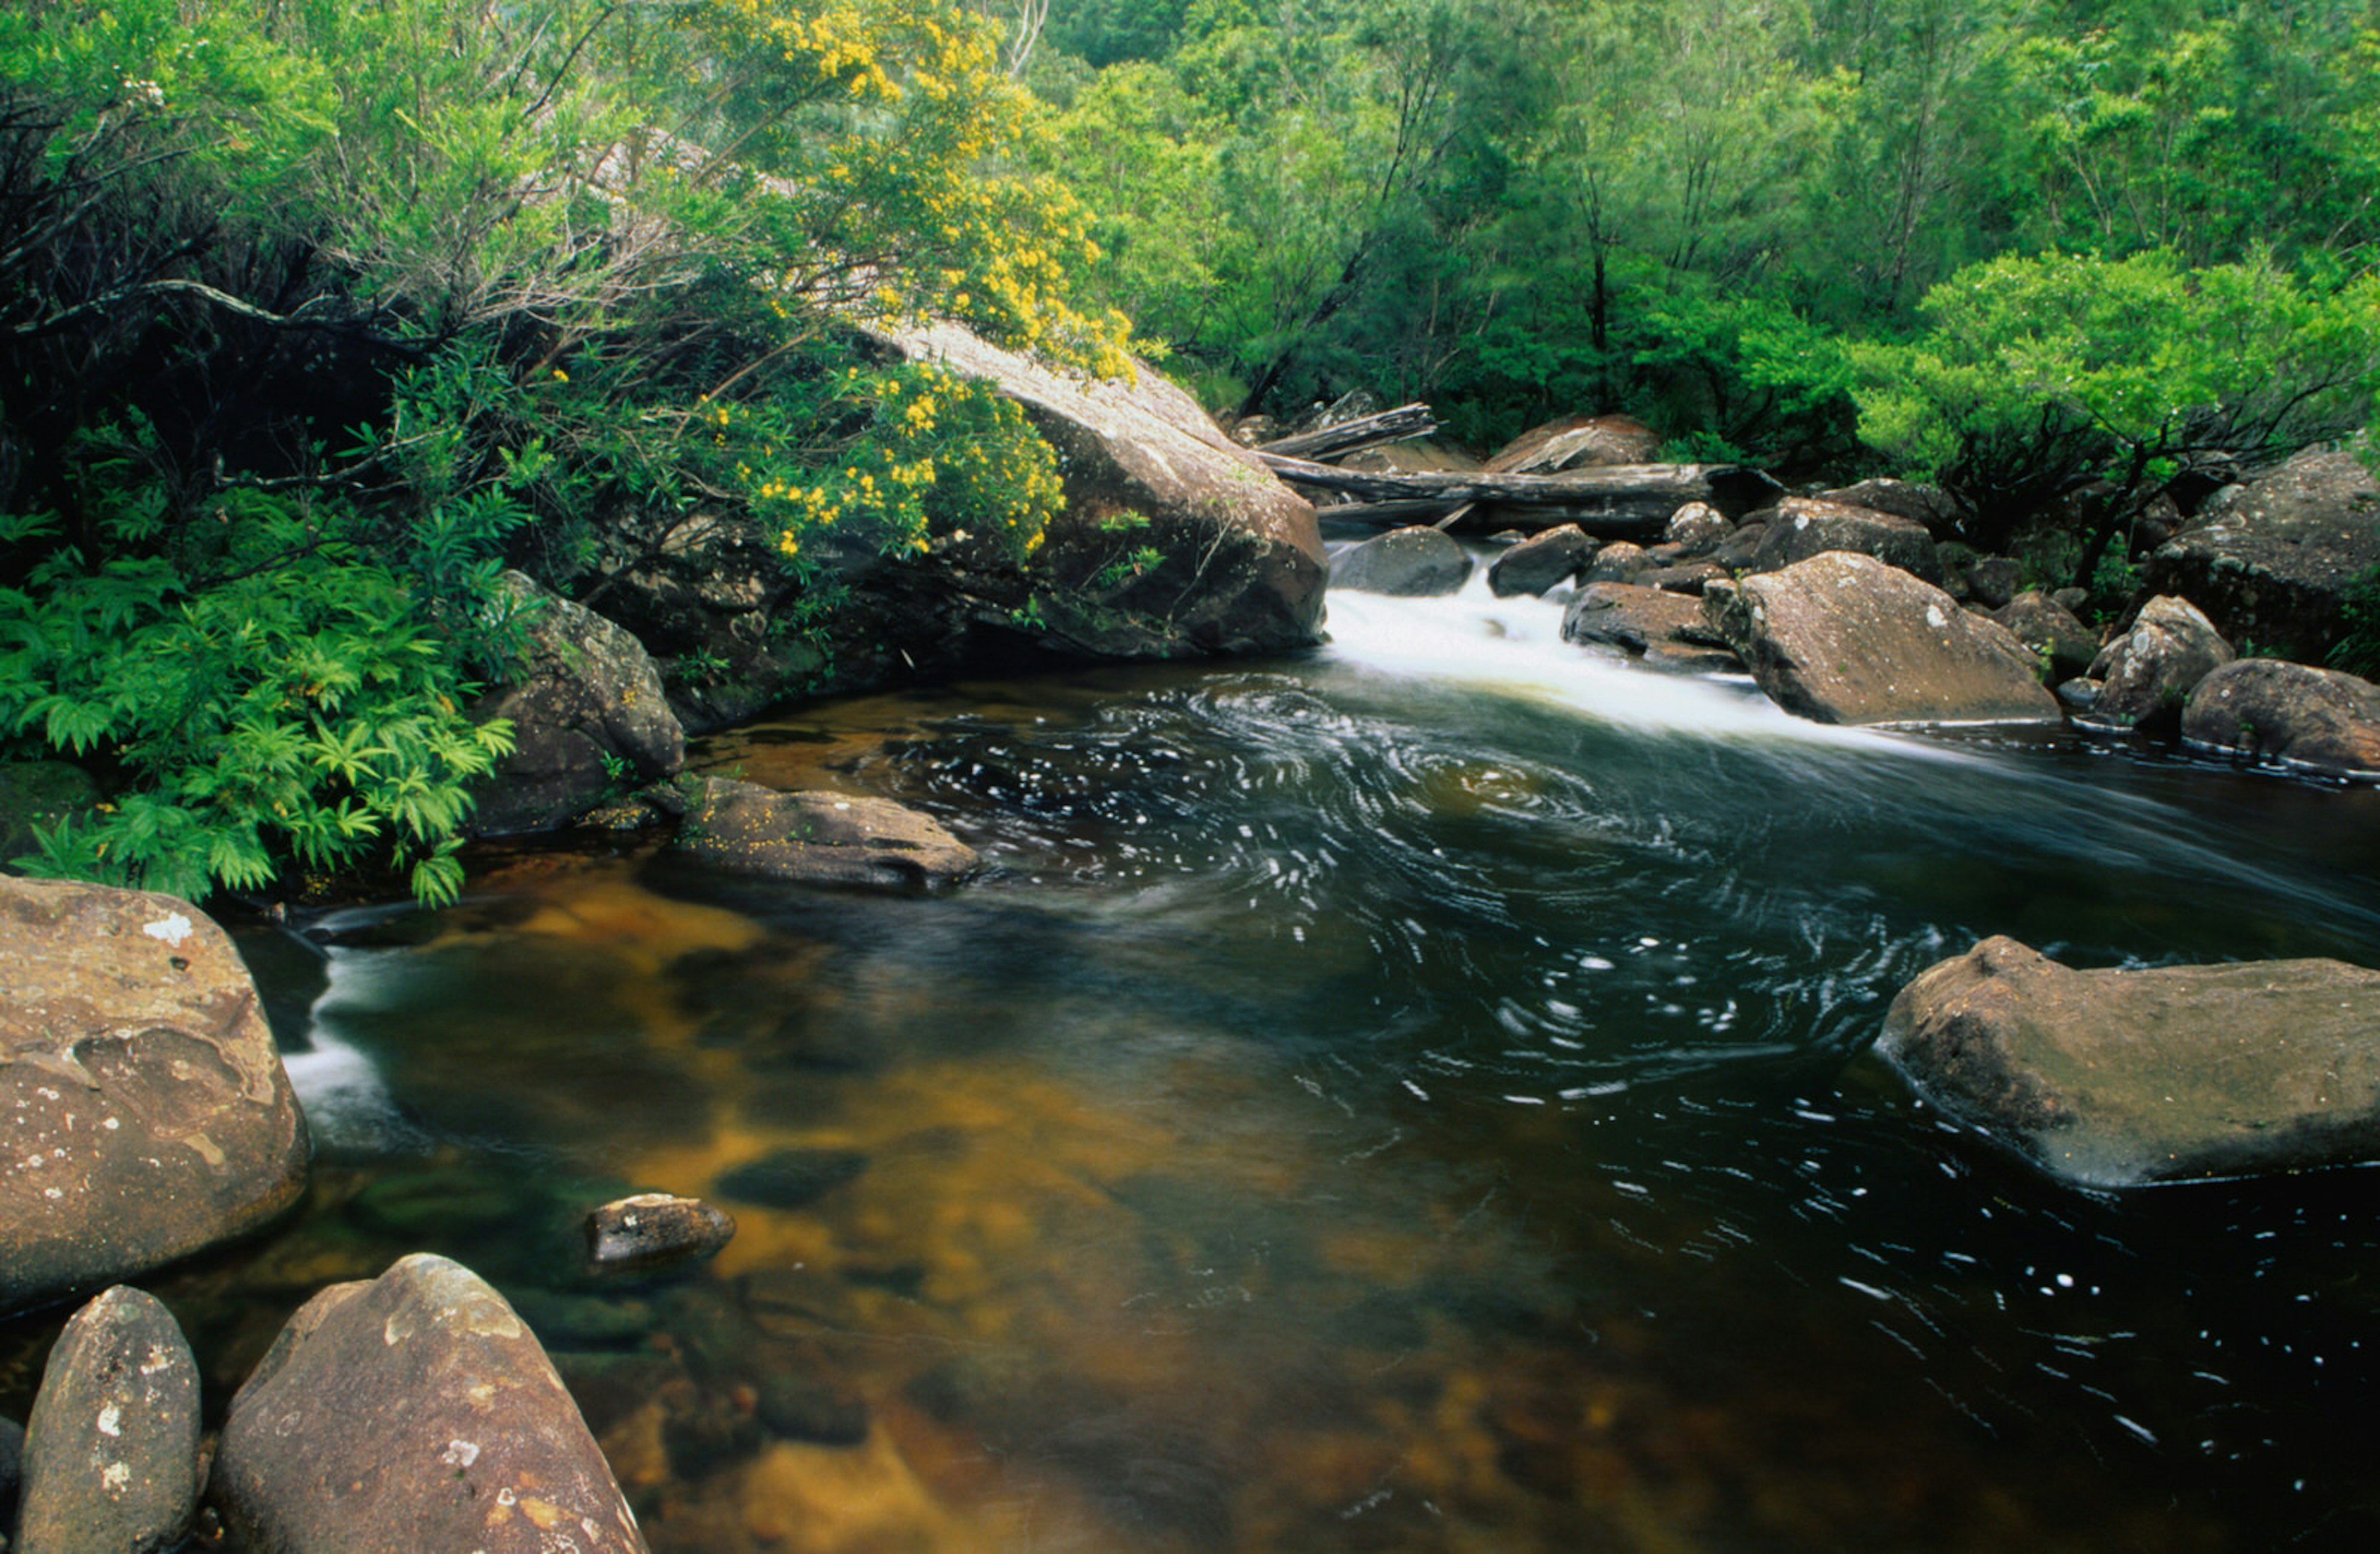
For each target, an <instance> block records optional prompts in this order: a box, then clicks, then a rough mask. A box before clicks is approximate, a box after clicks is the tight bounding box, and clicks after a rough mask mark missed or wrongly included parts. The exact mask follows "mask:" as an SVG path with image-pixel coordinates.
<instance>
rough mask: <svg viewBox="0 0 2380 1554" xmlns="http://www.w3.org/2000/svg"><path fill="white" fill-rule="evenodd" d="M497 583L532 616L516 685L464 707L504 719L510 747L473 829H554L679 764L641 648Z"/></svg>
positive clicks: (670, 717) (607, 626)
mask: <svg viewBox="0 0 2380 1554" xmlns="http://www.w3.org/2000/svg"><path fill="white" fill-rule="evenodd" d="M504 587H505V589H507V590H508V592H509V595H510V597H511V598H513V599H514V600H515V601H519V602H521V603H524V604H528V605H531V606H533V607H534V609H535V611H536V614H535V615H534V617H533V618H532V619H531V620H530V622H529V627H528V637H529V646H528V652H527V653H526V654H525V655H524V656H523V659H522V662H521V667H520V672H519V674H518V677H517V679H516V683H515V684H513V685H510V686H504V687H503V688H501V689H498V690H496V691H493V692H491V693H490V694H489V695H488V696H486V697H484V698H481V699H480V704H479V705H478V706H477V707H475V708H474V709H473V710H472V716H474V717H475V718H479V719H480V720H482V721H485V720H486V719H489V718H510V719H511V720H512V721H513V741H514V747H513V753H512V754H511V755H509V756H506V757H505V758H504V760H503V761H502V762H501V763H499V764H498V766H497V768H496V771H495V773H494V774H493V775H492V776H491V777H490V778H489V779H488V782H487V785H486V787H485V789H484V791H482V793H481V794H480V801H479V808H478V811H477V813H476V814H475V816H474V819H473V824H474V825H475V827H476V828H477V829H478V830H480V832H487V833H491V834H501V833H503V832H523V831H543V830H547V829H549V828H552V827H554V826H559V825H564V824H566V823H567V822H569V821H571V820H573V819H577V817H578V816H579V815H580V814H582V813H583V812H585V811H586V810H589V809H591V808H593V807H595V806H596V805H597V804H599V803H601V801H602V800H603V799H604V798H605V797H606V796H607V795H611V794H613V793H614V792H617V791H625V789H627V788H631V787H640V786H642V785H643V784H645V783H650V782H653V781H655V780H657V779H659V778H662V777H666V776H668V775H669V774H670V773H672V772H674V771H677V770H678V768H680V767H682V766H684V765H685V764H686V731H685V730H684V729H683V728H681V727H679V726H678V721H677V715H676V714H675V713H674V712H672V711H671V710H670V707H669V700H668V698H667V697H665V696H664V695H663V694H662V676H661V671H660V670H658V669H656V668H654V667H653V661H652V660H651V658H650V657H649V656H648V655H647V654H646V652H645V648H644V644H643V643H641V642H639V641H637V639H636V637H633V636H631V635H629V634H628V632H627V631H625V629H623V628H622V627H620V626H617V625H613V624H612V623H611V622H610V621H607V620H605V619H604V618H603V617H602V616H601V615H598V614H596V613H594V612H593V611H591V610H589V609H588V608H586V607H585V606H584V605H580V604H574V603H572V602H571V601H569V600H566V599H564V598H561V597H560V596H558V595H555V594H553V593H549V592H547V591H546V590H545V589H540V588H539V587H538V586H537V585H536V584H535V583H533V582H531V581H530V580H529V579H528V577H526V576H525V575H523V574H521V573H518V572H508V573H506V574H504Z"/></svg>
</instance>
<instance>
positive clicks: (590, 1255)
mask: <svg viewBox="0 0 2380 1554" xmlns="http://www.w3.org/2000/svg"><path fill="white" fill-rule="evenodd" d="M734 1239H735V1220H733V1219H731V1218H729V1217H728V1215H727V1214H726V1213H725V1212H724V1211H722V1210H721V1209H717V1208H712V1207H710V1205H709V1204H707V1203H705V1202H703V1201H702V1200H701V1199H700V1198H682V1197H678V1196H675V1195H674V1194H671V1193H638V1194H637V1196H634V1197H625V1198H622V1199H620V1200H619V1201H618V1202H617V1203H607V1204H605V1205H604V1206H603V1207H602V1208H598V1209H596V1210H594V1211H593V1212H592V1213H590V1214H589V1215H588V1216H587V1260H588V1261H589V1263H591V1264H593V1265H594V1266H595V1267H596V1268H597V1269H602V1270H604V1271H607V1272H610V1271H626V1270H630V1269H653V1268H660V1267H662V1266H663V1265H664V1264H668V1263H674V1262H681V1261H684V1260H686V1259H687V1258H690V1257H710V1256H711V1255H713V1254H714V1253H716V1252H717V1251H718V1250H719V1249H720V1248H721V1247H722V1246H724V1245H726V1244H728V1243H729V1242H730V1241H732V1240H734Z"/></svg>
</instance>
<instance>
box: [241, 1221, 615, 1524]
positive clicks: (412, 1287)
mask: <svg viewBox="0 0 2380 1554" xmlns="http://www.w3.org/2000/svg"><path fill="white" fill-rule="evenodd" d="M208 1498H209V1499H210V1500H211V1501H212V1503H214V1504H215V1505H217V1506H218V1507H219V1508H220V1509H221V1510H222V1512H223V1515H224V1522H225V1526H226V1528H227V1529H228V1530H229V1533H230V1536H231V1539H232V1542H233V1544H234V1546H235V1547H237V1548H242V1549H245V1550H248V1551H249V1554H321V1551H324V1550H336V1551H337V1554H432V1551H434V1554H449V1551H453V1554H554V1551H555V1550H559V1549H572V1550H576V1551H577V1554H626V1551H635V1554H642V1551H643V1549H644V1547H645V1540H644V1537H643V1536H642V1535H641V1534H639V1533H638V1532H637V1522H636V1518H635V1516H633V1515H632V1514H631V1513H630V1512H629V1510H628V1502H627V1501H626V1499H625V1498H623V1497H622V1495H621V1493H620V1487H619V1485H618V1484H617V1483H616V1482H614V1480H613V1477H612V1470H611V1468H610V1467H609V1465H608V1464H606V1463H604V1461H603V1454H602V1453H601V1451H598V1450H597V1449H596V1445H595V1440H594V1438H593V1437H592V1436H590V1435H589V1434H588V1431H587V1426H586V1422H585V1421H584V1420H582V1419H581V1418H580V1417H579V1414H578V1408H577V1404H576V1403H574V1402H571V1400H570V1394H569V1393H567V1392H566V1391H565V1390H563V1386H562V1381H561V1379H560V1378H558V1377H556V1376H555V1375H554V1372H553V1365H552V1364H551V1363H550V1362H549V1361H548V1360H547V1359H546V1356H545V1351H544V1349H542V1348H541V1347H540V1345H539V1343H538V1342H537V1339H536V1337H535V1335H533V1334H531V1333H530V1332H529V1330H528V1328H527V1327H525V1326H524V1325H523V1324H522V1322H521V1320H520V1318H519V1317H517V1316H516V1315H515V1314H514V1312H513V1309H512V1307H511V1306H509V1305H506V1304H504V1297H503V1296H501V1295H499V1294H497V1293H496V1292H495V1291H494V1290H492V1289H491V1288H489V1287H488V1285H487V1284H486V1283H485V1282H484V1281H481V1280H480V1277H479V1276H478V1275H477V1274H475V1273H473V1272H471V1270H470V1269H467V1268H464V1267H463V1266H461V1265H460V1264H458V1263H454V1262H450V1261H448V1260H447V1259H446V1258H444V1257H431V1256H429V1255H427V1254H422V1253H417V1254H415V1255H414V1256H412V1257H406V1258H404V1259H402V1260H401V1261H399V1262H398V1263H397V1264H396V1265H395V1267H393V1268H391V1269H389V1270H388V1271H387V1272H386V1273H384V1274H383V1275H381V1276H380V1278H378V1279H377V1280H374V1281H371V1282H370V1283H361V1282H358V1283H353V1284H336V1285H333V1286H332V1287H331V1288H329V1289H327V1290H324V1291H323V1292H322V1293H320V1294H318V1295H316V1296H315V1297H314V1298H313V1299H312V1300H310V1301H309V1302H307V1303H306V1305H303V1306H302V1307H300V1308H299V1309H298V1311H297V1315H296V1316H294V1317H290V1319H289V1325H288V1326H287V1327H285V1328H284V1329H282V1330H281V1336H280V1337H279V1338H278V1339H276V1340H274V1341H273V1347H272V1349H271V1350H270V1351H269V1352H267V1353H266V1354H265V1356H264V1358H263V1359H262V1360H261V1362H259V1363H258V1365H257V1367H256V1372H255V1374H254V1375H252V1376H250V1377H249V1378H248V1382H247V1384H246V1385H245V1386H243V1387H241V1388H240V1390H239V1393H238V1395H237V1397H235V1398H233V1399H232V1403H231V1414H230V1417H229V1418H227V1419H226V1420H225V1423H224V1431H223V1444H222V1445H221V1447H220V1448H218V1449H217V1451H216V1453H215V1467H214V1475H213V1481H212V1485H211V1486H210V1487H209V1491H208Z"/></svg>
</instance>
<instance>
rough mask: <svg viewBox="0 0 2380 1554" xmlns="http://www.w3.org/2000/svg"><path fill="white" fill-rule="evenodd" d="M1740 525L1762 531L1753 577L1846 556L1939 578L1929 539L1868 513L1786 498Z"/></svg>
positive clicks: (1919, 530)
mask: <svg viewBox="0 0 2380 1554" xmlns="http://www.w3.org/2000/svg"><path fill="white" fill-rule="evenodd" d="M1745 521H1746V522H1747V523H1762V524H1767V526H1768V528H1767V532H1766V533H1764V534H1763V535H1762V536H1761V539H1760V548H1759V549H1758V550H1757V551H1755V552H1753V556H1752V565H1751V567H1750V570H1752V571H1754V572H1776V571H1779V570H1782V569H1783V568H1785V567H1788V566H1791V565H1793V564H1794V563H1795V562H1797V561H1807V560H1808V559H1809V558H1810V557H1812V556H1815V555H1818V554H1821V553H1823V552H1828V551H1850V552H1855V553H1857V554H1860V555H1864V556H1874V557H1876V559H1877V560H1878V561H1881V562H1884V563H1886V564H1887V565H1892V566H1897V567H1899V568H1900V570H1901V571H1903V572H1906V573H1908V574H1910V575H1911V576H1912V577H1922V578H1924V579H1925V580H1926V581H1927V582H1933V581H1935V580H1936V579H1937V578H1939V577H1941V575H1942V564H1941V560H1940V557H1939V556H1938V554H1937V552H1936V551H1935V548H1934V537H1933V536H1932V535H1931V534H1928V533H1927V532H1926V531H1925V526H1924V525H1923V524H1919V523H1915V522H1913V521H1911V520H1910V519H1908V518H1901V517H1895V516H1893V515H1891V514H1890V513H1883V512H1878V511H1876V509H1874V508H1871V507H1853V506H1850V505H1848V504H1844V503H1840V502H1821V501H1818V500H1816V499H1815V498H1811V497H1801V496H1789V497H1787V498H1786V499H1785V500H1784V501H1782V502H1780V503H1779V504H1777V505H1776V506H1774V507H1769V508H1764V509H1763V510H1761V511H1760V512H1757V513H1755V514H1753V515H1752V516H1751V517H1749V518H1747V519H1746V520H1745Z"/></svg>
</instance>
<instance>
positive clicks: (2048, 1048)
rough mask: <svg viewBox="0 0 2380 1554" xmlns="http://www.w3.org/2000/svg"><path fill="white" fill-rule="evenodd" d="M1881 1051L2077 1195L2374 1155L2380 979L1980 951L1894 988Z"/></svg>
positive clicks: (2297, 966)
mask: <svg viewBox="0 0 2380 1554" xmlns="http://www.w3.org/2000/svg"><path fill="white" fill-rule="evenodd" d="M1876 1047H1877V1050H1878V1051H1879V1052H1881V1053H1882V1054H1883V1055H1884V1057H1885V1058H1886V1059H1887V1060H1888V1062H1891V1063H1892V1065H1893V1066H1894V1067H1895V1068H1897V1069H1899V1070H1900V1072H1901V1074H1904V1075H1905V1076H1906V1077H1907V1078H1908V1080H1909V1081H1910V1083H1911V1085H1912V1086H1913V1087H1914V1088H1915V1089H1916V1091H1917V1092H1918V1094H1919V1095H1921V1096H1923V1097H1925V1099H1927V1100H1929V1101H1931V1102H1933V1103H1934V1104H1936V1105H1937V1106H1939V1107H1941V1108H1942V1109H1943V1110H1944V1111H1948V1112H1949V1113H1950V1114H1951V1115H1952V1116H1954V1117H1957V1118H1960V1119H1961V1120H1963V1121H1965V1122H1968V1123H1973V1124H1974V1125H1976V1126H1978V1127H1980V1128H1982V1129H1984V1130H1985V1132H1986V1133H1988V1134H1990V1135H1992V1136H1994V1137H1996V1138H1998V1139H1999V1140H2001V1141H2003V1142H2005V1143H2007V1144H2009V1145H2010V1146H2012V1147H2015V1148H2017V1149H2019V1150H2020V1151H2022V1153H2024V1154H2025V1155H2026V1156H2028V1157H2030V1158H2031V1159H2034V1161H2035V1162H2037V1163H2038V1164H2039V1165H2041V1166H2042V1168H2043V1169H2045V1170H2046V1171H2048V1172H2051V1173H2052V1174H2054V1175H2057V1176H2060V1177H2063V1178H2065V1179H2066V1180H2068V1181H2070V1182H2076V1183H2080V1184H2083V1185H2086V1186H2093V1187H2126V1186H2135V1185H2140V1184H2146V1183H2153V1182H2172V1181H2182V1180H2188V1179H2191V1178H2196V1177H2206V1176H2226V1175H2234V1174H2239V1173H2241V1172H2263V1171H2289V1170H2296V1169H2300V1168H2302V1167H2306V1166H2317V1165H2327V1164H2333V1163H2338V1162H2342V1161H2348V1160H2358V1159H2370V1158H2373V1157H2374V1155H2375V1154H2380V972H2375V971H2369V970H2366V969H2364V968H2363V967H2362V966H2354V965H2346V964H2344V963H2342V962H2339V961H2329V960H2301V961H2265V962H2250V963H2246V964H2242V965H2203V966H2166V967H2160V968H2156V969H2152V970H2142V971H2075V970H2071V969H2070V968H2068V967H2066V966H2063V965H2058V963H2057V962H2055V961H2052V960H2050V959H2048V958H2047V957H2046V956H2044V955H2042V954H2041V953H2038V952H2036V951H2034V950H2031V949H2028V948H2026V947H2025V946H2024V945H2022V944H2020V943H2018V942H2017V941H2015V940H2012V939H2007V938H1995V939H1988V940H1985V941H1984V942H1982V943H1980V944H1978V945H1976V946H1975V947H1974V948H1973V950H1970V951H1969V952H1968V953H1965V954H1963V955H1960V956H1957V957H1955V958H1953V959H1950V960H1947V961H1943V962H1940V963H1939V964H1937V965H1934V966H1932V967H1930V968H1929V969H1927V970H1926V971H1925V972H1923V973H1921V974H1920V975H1919V976H1918V977H1917V978H1916V979H1915V980H1914V981H1913V982H1911V983H1910V984H1909V985H1908V986H1907V987H1906V988H1903V989H1901V991H1900V996H1899V997H1898V998H1896V999H1894V1000H1893V1002H1892V1007H1891V1010H1890V1011H1889V1013H1888V1014H1886V1016H1885V1025H1884V1034H1883V1036H1882V1038H1880V1039H1879V1040H1878V1042H1877V1044H1876Z"/></svg>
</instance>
